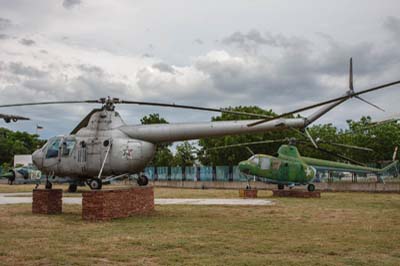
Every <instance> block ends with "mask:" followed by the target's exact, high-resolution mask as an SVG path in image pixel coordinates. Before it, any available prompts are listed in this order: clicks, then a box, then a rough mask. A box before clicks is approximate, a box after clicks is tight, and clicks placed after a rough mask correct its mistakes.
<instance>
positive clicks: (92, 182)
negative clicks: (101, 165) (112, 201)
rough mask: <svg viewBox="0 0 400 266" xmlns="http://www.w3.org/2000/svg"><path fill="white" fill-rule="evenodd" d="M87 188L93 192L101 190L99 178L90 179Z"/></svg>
mask: <svg viewBox="0 0 400 266" xmlns="http://www.w3.org/2000/svg"><path fill="white" fill-rule="evenodd" d="M87 184H88V186H89V187H90V188H91V189H93V190H95V189H96V190H98V189H101V187H102V185H103V183H102V182H101V179H100V178H92V179H90V180H89V181H88V182H87Z"/></svg>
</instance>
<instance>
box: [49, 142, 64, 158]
mask: <svg viewBox="0 0 400 266" xmlns="http://www.w3.org/2000/svg"><path fill="white" fill-rule="evenodd" d="M60 142H61V139H60V138H56V139H53V140H51V141H50V143H49V144H48V149H47V153H46V158H54V157H57V156H58V150H59V148H60Z"/></svg>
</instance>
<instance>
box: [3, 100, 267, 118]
mask: <svg viewBox="0 0 400 266" xmlns="http://www.w3.org/2000/svg"><path fill="white" fill-rule="evenodd" d="M72 103H101V104H105V103H107V100H106V98H102V99H100V100H86V101H49V102H36V103H16V104H3V105H0V108H4V107H18V106H32V105H50V104H72ZM112 103H113V104H138V105H149V106H159V107H172V108H182V109H192V110H200V111H210V112H219V113H229V114H235V115H246V116H251V117H256V118H272V116H268V115H263V114H254V113H246V112H240V111H233V110H229V109H228V108H208V107H200V106H192V105H181V104H174V103H173V104H168V103H158V102H141V101H124V100H118V99H114V102H112Z"/></svg>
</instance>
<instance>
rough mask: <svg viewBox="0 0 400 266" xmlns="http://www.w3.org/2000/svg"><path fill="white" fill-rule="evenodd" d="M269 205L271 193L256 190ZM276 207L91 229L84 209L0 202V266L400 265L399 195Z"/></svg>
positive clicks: (158, 216) (333, 196)
mask: <svg viewBox="0 0 400 266" xmlns="http://www.w3.org/2000/svg"><path fill="white" fill-rule="evenodd" d="M155 194H156V197H159V198H160V197H166V198H190V197H191V198H196V197H197V198H200V197H210V198H211V197H212V198H215V197H221V198H227V197H237V195H238V191H237V190H191V189H185V190H182V189H155ZM260 196H261V197H263V198H268V199H270V197H271V193H270V192H267V191H260ZM273 200H274V201H275V202H276V204H275V205H274V206H257V207H236V206H185V205H174V206H158V205H157V206H156V211H155V212H154V213H153V214H151V215H149V216H141V217H131V218H127V219H117V220H113V221H112V222H102V223H89V222H84V221H82V220H81V206H79V205H64V206H63V212H64V213H63V214H62V215H56V216H44V215H32V213H31V206H30V205H29V204H25V205H24V204H21V205H8V206H6V205H0V265H28V264H29V265H92V264H98V265H400V195H399V194H366V193H323V194H322V198H321V199H294V198H277V199H273Z"/></svg>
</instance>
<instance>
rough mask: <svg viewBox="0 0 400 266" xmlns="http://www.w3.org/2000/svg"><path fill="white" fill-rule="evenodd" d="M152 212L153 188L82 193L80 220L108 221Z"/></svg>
mask: <svg viewBox="0 0 400 266" xmlns="http://www.w3.org/2000/svg"><path fill="white" fill-rule="evenodd" d="M153 210H154V191H153V187H150V186H148V187H132V188H127V189H113V190H92V191H85V192H83V193H82V218H83V219H84V220H89V221H108V220H111V219H113V218H123V217H128V216H131V215H135V214H147V213H150V212H151V211H153Z"/></svg>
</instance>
